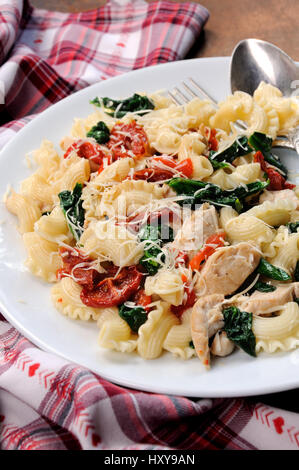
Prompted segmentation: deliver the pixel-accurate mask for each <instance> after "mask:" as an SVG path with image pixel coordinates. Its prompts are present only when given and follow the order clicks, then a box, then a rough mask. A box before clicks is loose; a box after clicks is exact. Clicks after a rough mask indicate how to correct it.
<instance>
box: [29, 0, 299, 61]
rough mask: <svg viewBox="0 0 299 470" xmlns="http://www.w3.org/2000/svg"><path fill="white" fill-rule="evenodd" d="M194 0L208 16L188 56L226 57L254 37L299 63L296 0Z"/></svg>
mask: <svg viewBox="0 0 299 470" xmlns="http://www.w3.org/2000/svg"><path fill="white" fill-rule="evenodd" d="M148 1H152V0H148ZM180 1H184V0H180ZM193 1H194V2H196V3H201V4H202V5H204V6H205V7H206V8H208V10H209V11H210V14H211V16H210V19H209V21H208V23H207V25H206V28H205V33H204V34H203V35H202V37H201V38H200V40H199V41H198V43H197V44H196V45H195V46H194V47H193V49H192V51H191V53H190V56H191V57H212V56H227V55H230V54H231V53H232V50H233V48H234V46H235V45H236V44H237V43H238V42H239V41H240V40H241V39H244V38H248V37H255V38H259V39H264V40H266V41H270V42H273V43H274V44H276V45H277V46H278V47H280V48H281V49H283V50H284V51H285V52H286V53H287V54H289V55H290V56H291V57H292V58H293V59H294V60H299V0H200V1H198V0H193ZM31 3H32V4H33V5H34V6H36V7H39V8H47V9H49V10H58V11H70V12H78V11H84V10H89V9H92V8H96V7H99V6H101V5H104V4H105V3H106V2H105V0H31Z"/></svg>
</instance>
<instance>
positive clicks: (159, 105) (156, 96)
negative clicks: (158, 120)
mask: <svg viewBox="0 0 299 470" xmlns="http://www.w3.org/2000/svg"><path fill="white" fill-rule="evenodd" d="M149 99H150V100H151V101H152V102H153V103H154V105H155V110H158V109H163V108H168V107H169V106H170V105H171V104H172V101H171V99H170V98H169V97H168V96H165V95H163V94H162V92H159V91H157V92H154V93H151V94H150V95H149Z"/></svg>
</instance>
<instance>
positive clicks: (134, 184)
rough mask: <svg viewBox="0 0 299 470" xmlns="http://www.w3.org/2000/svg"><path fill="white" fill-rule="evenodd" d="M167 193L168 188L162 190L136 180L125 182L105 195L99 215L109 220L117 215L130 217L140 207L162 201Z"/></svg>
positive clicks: (153, 184) (154, 185) (152, 184)
mask: <svg viewBox="0 0 299 470" xmlns="http://www.w3.org/2000/svg"><path fill="white" fill-rule="evenodd" d="M167 191H168V188H167V187H162V188H161V187H159V186H158V185H156V184H155V183H148V182H146V181H134V180H127V181H123V182H122V183H120V184H118V185H115V186H114V187H113V188H111V189H108V190H107V191H106V192H104V193H103V195H102V198H101V202H100V206H99V212H100V214H99V215H108V217H109V218H111V217H115V216H116V215H117V216H118V217H120V216H122V217H126V216H129V215H131V214H132V213H134V212H135V211H136V210H137V209H139V208H140V207H142V206H145V205H147V204H149V203H150V202H152V201H154V200H157V199H162V198H163V197H164V196H165V194H166V192H167Z"/></svg>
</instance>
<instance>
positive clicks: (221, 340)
mask: <svg viewBox="0 0 299 470" xmlns="http://www.w3.org/2000/svg"><path fill="white" fill-rule="evenodd" d="M234 349H235V345H234V343H233V342H232V341H231V340H230V339H229V338H228V337H227V334H226V333H225V331H218V332H217V333H216V335H215V338H214V339H213V343H212V345H211V353H212V354H213V355H214V356H220V357H225V356H228V355H229V354H231V353H232V352H233V350H234Z"/></svg>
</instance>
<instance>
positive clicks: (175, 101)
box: [167, 90, 182, 106]
mask: <svg viewBox="0 0 299 470" xmlns="http://www.w3.org/2000/svg"><path fill="white" fill-rule="evenodd" d="M167 93H168V94H169V96H170V98H171V99H172V101H173V103H174V104H176V105H177V106H182V103H181V102H180V100H178V99H177V97H176V96H174V94H173V93H171V91H169V90H168V92H167Z"/></svg>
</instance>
